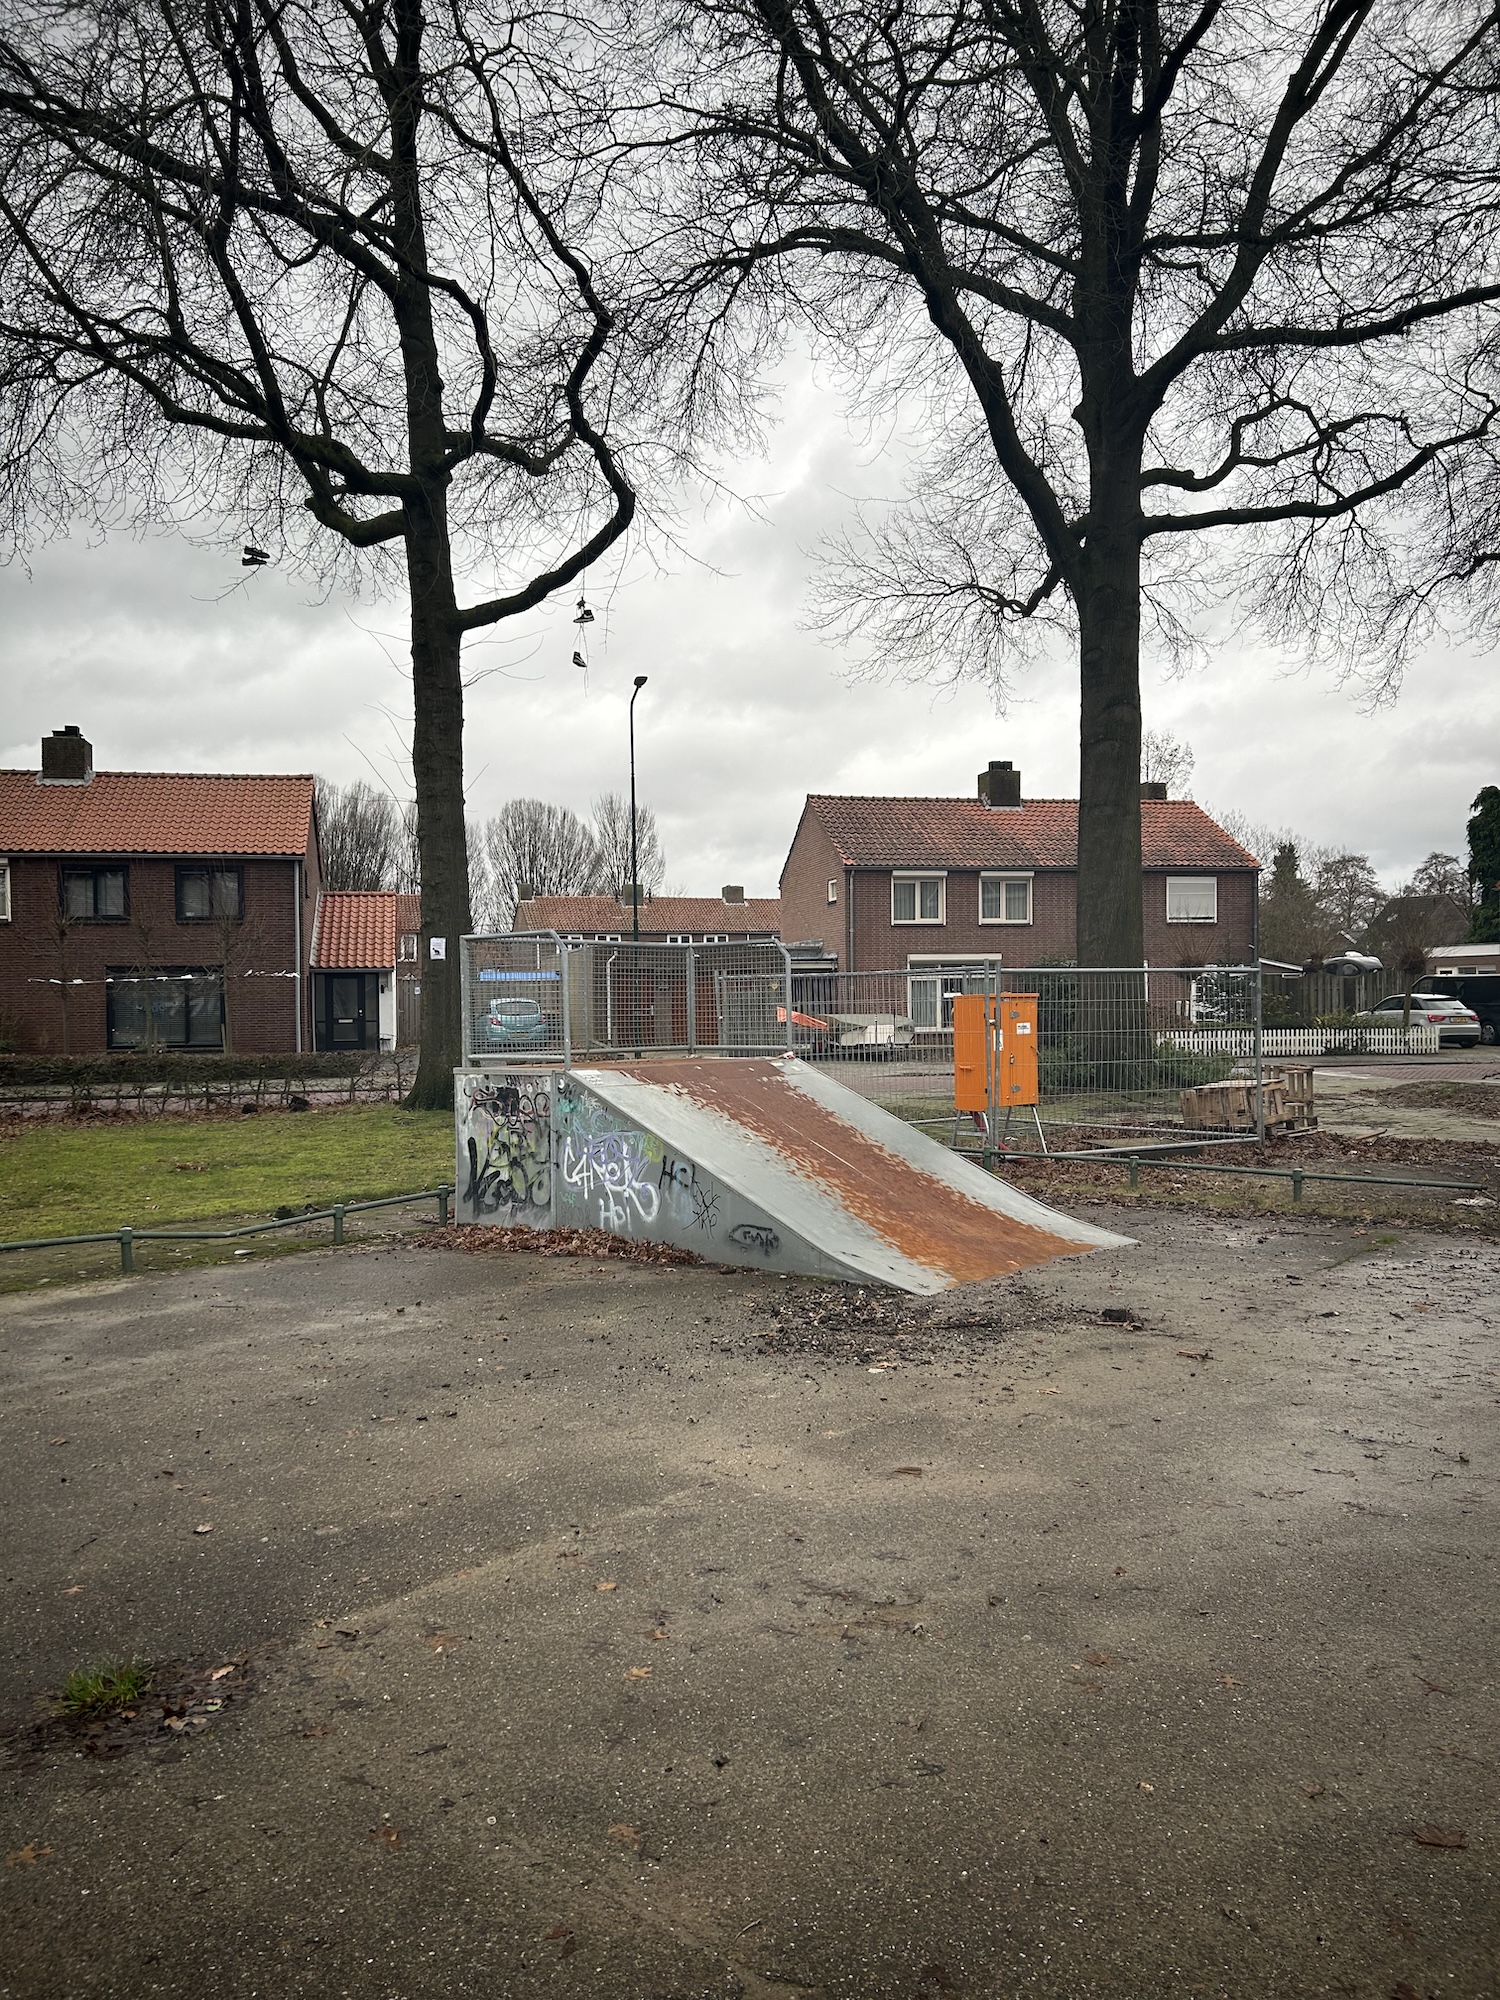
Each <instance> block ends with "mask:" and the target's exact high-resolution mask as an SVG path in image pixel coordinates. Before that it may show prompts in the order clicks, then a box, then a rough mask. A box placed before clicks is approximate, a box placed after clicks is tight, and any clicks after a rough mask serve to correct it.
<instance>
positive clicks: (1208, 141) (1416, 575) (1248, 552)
mask: <svg viewBox="0 0 1500 2000" xmlns="http://www.w3.org/2000/svg"><path fill="white" fill-rule="evenodd" d="M667 19H668V23H669V28H668V32H667V33H666V34H665V35H664V36H663V37H661V38H659V39H658V40H657V41H656V42H654V43H653V44H652V45H651V47H650V51H649V55H650V65H651V68H650V73H649V75H648V76H646V77H645V78H644V79H643V81H642V84H641V86H640V92H639V101H638V103H637V105H636V106H633V107H632V109H631V114H630V116H629V117H628V118H627V117H625V116H622V117H621V120H620V125H621V130H622V138H623V142H626V143H628V142H630V141H632V140H637V139H639V140H643V141H645V142H646V143H654V144H658V145H659V146H660V151H659V155H658V157H660V158H661V159H663V160H664V161H670V160H671V159H672V158H673V157H674V153H673V147H672V146H671V145H670V144H666V143H662V140H663V136H664V135H663V128H664V127H666V128H668V129H667V133H666V136H667V137H670V138H671V139H672V140H675V144H676V156H677V157H680V158H682V159H685V161H686V162H687V166H686V169H685V170H683V171H680V172H679V173H678V174H677V176H676V178H675V179H673V178H672V176H671V173H670V172H669V170H668V169H667V168H666V167H664V168H663V171H662V175H661V187H660V191H659V194H658V197H657V199H656V201H655V202H654V203H653V204H651V205H650V206H649V208H648V210H647V213H648V215H649V220H650V225H651V229H652V232H653V233H652V239H651V240H652V243H653V246H656V245H659V244H660V242H661V241H662V240H663V236H664V231H663V230H662V228H661V226H660V223H659V216H660V214H661V213H662V212H663V211H665V212H666V213H667V214H668V216H669V218H670V226H671V228H673V229H675V232H676V241H677V244H678V246H679V252H680V260H681V268H680V277H679V281H678V284H677V286H676V289H675V292H674V296H673V301H672V305H671V316H670V317H669V318H668V320H667V322H666V325H667V331H666V332H665V333H664V335H663V339H664V340H671V339H674V338H677V337H678V334H679V329H686V330H687V331H688V332H690V333H691V335H692V337H693V339H694V340H695V342H696V344H697V351H698V353H699V355H700V365H699V366H698V368H697V369H696V370H695V372H694V375H693V377H692V389H693V392H694V394H695V395H696V396H697V397H698V398H699V399H711V398H712V397H713V396H714V395H715V394H716V393H718V392H719V391H720V390H721V389H722V388H724V387H726V386H727V387H728V388H729V389H730V390H731V391H732V390H733V389H734V387H735V386H736V385H737V384H738V383H739V382H740V381H742V380H743V378H744V376H745V374H746V372H747V371H749V370H754V369H756V368H757V367H759V366H760V365H762V364H763V363H764V361H765V359H766V357H767V356H768V355H770V354H772V353H774V352H775V351H776V349H777V347H778V345H779V343H780V341H781V340H782V339H783V338H784V337H785V331H784V330H785V329H786V328H787V327H788V326H790V325H792V324H794V323H795V316H796V315H799V314H800V316H801V319H802V323H803V324H804V325H807V326H810V327H811V328H812V329H813V332H814V333H815V335H816V336H818V337H819V338H821V339H823V340H824V341H825V342H827V343H828V344H829V345H830V346H831V347H832V349H833V351H835V352H836V353H839V354H840V355H841V356H842V358H843V359H844V360H845V361H846V362H847V363H848V364H849V368H850V373H851V375H853V376H854V378H855V379H856V381H857V382H858V383H859V385H860V390H861V393H862V394H863V395H864V396H865V398H866V399H867V401H869V402H871V403H879V402H880V401H881V399H882V398H883V399H885V401H886V403H887V405H888V406H889V404H890V403H891V402H893V401H896V402H899V401H900V400H901V399H905V400H906V401H907V402H908V403H912V404H915V405H916V406H917V407H916V410H915V411H914V415H915V416H917V417H918V419H919V425H918V424H914V426H913V427H914V428H917V427H920V430H921V432H922V435H923V436H924V437H925V438H927V439H929V440H931V441H932V455H931V458H930V460H929V465H928V474H929V476H928V477H927V478H926V479H925V482H919V483H918V484H917V487H916V489H915V493H914V496H913V499H912V504H911V505H910V506H908V507H905V508H903V509H900V510H898V511H897V512H896V513H895V514H894V516H891V517H888V518H887V519H886V520H885V521H884V523H883V524H882V522H881V521H880V520H876V521H869V522H867V523H866V524H865V529H864V530H859V531H856V532H855V533H854V534H853V535H851V536H850V537H849V538H848V540H847V542H846V544H845V548H844V560H843V562H842V566H841V567H840V568H838V569H836V571H835V573H834V574H833V576H832V577H831V579H830V580H829V582H828V585H827V594H826V595H825V596H824V598H823V601H822V604H823V611H824V614H825V615H827V616H831V617H832V618H833V619H834V621H835V623H836V624H838V625H840V626H841V627H842V629H844V630H845V631H849V632H852V633H853V634H855V635H859V636H862V637H863V639H864V640H865V641H867V642H868V643H869V645H870V646H871V648H872V649H873V654H874V658H875V661H876V663H877V665H879V664H882V663H883V664H885V665H887V666H890V667H892V668H894V670H895V671H898V672H899V671H907V670H912V671H918V672H934V671H936V672H945V673H947V674H950V675H955V674H958V673H962V672H967V671H988V672H989V673H991V674H992V675H994V676H996V677H997V679H998V677H999V676H1000V675H1001V674H1002V673H1003V670H1004V666H1005V662H1006V659H1007V657H1008V655H1007V650H1006V649H1007V646H1008V643H1009V640H1010V635H1011V634H1012V632H1013V631H1014V628H1015V626H1016V625H1017V623H1018V622H1019V621H1024V620H1028V619H1042V620H1048V619H1050V620H1051V621H1052V622H1054V623H1061V624H1062V625H1063V626H1065V627H1066V628H1067V630H1069V631H1070V632H1071V633H1072V634H1073V636H1074V637H1075V639H1076V643H1077V648H1078V660H1079V682H1080V697H1081V699H1080V797H1081V803H1080V814H1079V834H1078V926H1077V938H1078V952H1079V955H1080V958H1081V960H1082V961H1083V962H1085V963H1089V964H1094V965H1134V964H1137V963H1139V961H1140V958H1141V955H1142V910H1141V898H1140V874H1139V868H1140V812H1139V798H1138V786H1137V778H1138V775H1139V770H1140V750H1141V735H1140V729H1141V725H1140V652H1141V634H1142V617H1143V611H1144V612H1145V613H1146V614H1148V615H1154V617H1155V619H1156V624H1157V629H1158V630H1159V631H1161V632H1164V633H1165V634H1166V635H1167V637H1168V638H1169V639H1170V638H1172V637H1173V636H1174V634H1175V635H1176V636H1179V637H1180V636H1181V635H1182V633H1183V631H1184V629H1185V627H1184V623H1183V621H1184V618H1185V617H1186V618H1189V619H1190V617H1191V614H1192V613H1193V611H1194V609H1195V608H1196V607H1197V606H1198V605H1200V604H1201V603H1203V602H1204V601H1205V598H1206V596H1207V595H1208V594H1209V593H1210V592H1214V591H1219V592H1228V593H1231V594H1233V595H1235V596H1237V598H1238V600H1239V602H1240V604H1241V606H1242V608H1243V611H1244V613H1245V614H1246V615H1253V616H1257V617H1258V618H1259V620H1260V622H1261V624H1262V626H1263V627H1265V628H1266V629H1268V630H1269V631H1270V632H1271V633H1272V634H1274V635H1276V636H1277V637H1279V638H1284V639H1298V638H1307V637H1309V636H1310V635H1316V634H1318V633H1322V634H1323V635H1325V636H1326V637H1328V638H1330V639H1332V640H1334V641H1340V640H1341V641H1344V642H1346V643H1347V644H1348V646H1349V648H1350V656H1351V657H1354V658H1357V659H1360V660H1362V661H1364V662H1367V663H1368V662H1369V661H1372V660H1373V661H1376V662H1378V663H1381V664H1383V666H1384V667H1385V668H1387V669H1389V668H1390V667H1391V666H1392V663H1393V662H1394V661H1396V660H1397V659H1399V657H1400V655H1401V652H1402V648H1403V646H1404V645H1405V644H1406V643H1407V642H1408V641H1409V640H1410V638H1411V636H1412V633H1413V630H1414V629H1415V626H1414V621H1415V625H1419V624H1420V620H1421V616H1422V613H1423V610H1424V609H1425V610H1427V611H1429V612H1430V611H1431V609H1432V607H1433V604H1434V603H1435V602H1436V600H1434V599H1431V598H1423V597H1422V595H1421V592H1420V588H1419V586H1420V585H1421V582H1422V569H1423V566H1422V562H1421V551H1420V548H1418V549H1417V551H1416V553H1415V555H1413V552H1412V546H1411V543H1410V541H1409V540H1403V535H1404V534H1405V533H1406V531H1407V528H1408V525H1409V523H1410V521H1411V520H1412V518H1413V517H1415V516H1418V515H1420V513H1421V511H1422V509H1423V508H1424V507H1430V508H1433V509H1436V510H1438V511H1439V512H1441V511H1442V510H1443V509H1444V508H1457V509H1461V508H1462V505H1463V500H1464V494H1463V489H1462V485H1461V472H1462V467H1463V465H1464V464H1465V462H1466V455H1467V454H1469V453H1470V452H1471V450H1473V449H1474V448H1476V447H1477V448H1482V447H1484V445H1485V444H1486V442H1487V441H1488V440H1489V439H1490V438H1491V435H1492V433H1493V431H1494V429H1495V425H1496V414H1497V403H1496V393H1495V383H1494V370H1493V367H1492V365H1491V359H1490V351H1489V347H1488V346H1487V343H1488V342H1489V341H1490V340H1491V338H1492V331H1491V330H1492V326H1493V321H1492V319H1491V318H1490V317H1489V314H1490V309H1491V308H1492V306H1493V304H1494V302H1495V300H1496V298H1497V296H1500V270H1497V251H1496V245H1497V240H1500V235H1497V231H1496V228H1495V221H1494V205H1495V188H1496V185H1497V163H1500V155H1497V132H1500V124H1497V121H1496V119H1495V117H1494V88H1495V68H1496V58H1497V52H1500V25H1497V17H1496V13H1495V10H1494V8H1493V6H1492V5H1491V4H1490V0H1116V4H1109V5H1106V4H1104V0H986V4H984V5H980V6H973V5H971V4H969V0H931V4H925V5H917V4H915V0H891V4H889V5H886V6H882V7H881V8H879V9H878V10H875V9H871V8H870V7H869V6H868V5H866V4H865V0H714V4H712V5H710V4H708V0H676V4H675V6H672V7H671V8H670V9H669V11H668V15H667ZM1442 587H1443V588H1450V587H1451V589H1452V591H1453V592H1454V593H1455V594H1457V595H1459V596H1461V595H1462V592H1463V589H1464V579H1463V577H1462V576H1461V575H1458V574H1457V573H1456V571H1455V573H1454V574H1453V575H1452V576H1450V577H1449V578H1448V579H1447V581H1446V582H1445V583H1444V584H1443V585H1442ZM1433 588H1435V589H1436V588H1438V585H1436V584H1434V585H1433Z"/></svg>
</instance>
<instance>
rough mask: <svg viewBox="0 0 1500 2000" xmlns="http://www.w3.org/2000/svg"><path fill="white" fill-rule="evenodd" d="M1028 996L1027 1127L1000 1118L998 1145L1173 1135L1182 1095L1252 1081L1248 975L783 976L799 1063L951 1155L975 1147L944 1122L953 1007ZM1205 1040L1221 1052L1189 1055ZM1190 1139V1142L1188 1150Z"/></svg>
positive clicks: (1071, 970)
mask: <svg viewBox="0 0 1500 2000" xmlns="http://www.w3.org/2000/svg"><path fill="white" fill-rule="evenodd" d="M965 993H990V994H994V995H996V996H997V998H998V997H999V996H1002V995H1004V994H1007V993H1010V994H1022V993H1028V994H1035V996H1036V1000H1037V1069H1038V1082H1039V1097H1040V1102H1039V1105H1038V1107H1037V1112H1038V1116H1037V1117H1036V1118H1033V1117H1032V1116H1031V1113H1030V1111H1029V1110H1028V1111H1027V1112H1026V1114H1025V1115H1024V1116H1015V1115H1012V1116H1011V1117H1010V1118H1009V1120H1008V1121H1007V1123H1008V1130H1007V1132H1006V1134H1005V1137H1006V1139H1007V1143H1014V1144H1015V1145H1016V1146H1019V1147H1025V1146H1028V1145H1032V1146H1035V1145H1038V1144H1039V1143H1042V1133H1041V1128H1047V1129H1048V1130H1049V1131H1050V1130H1052V1129H1053V1128H1061V1129H1059V1130H1058V1132H1057V1137H1056V1140H1055V1141H1053V1142H1052V1143H1062V1144H1069V1145H1071V1144H1076V1143H1087V1142H1089V1141H1090V1140H1091V1137H1093V1136H1097V1138H1098V1139H1099V1140H1100V1141H1101V1142H1108V1140H1110V1139H1111V1138H1117V1137H1120V1136H1122V1135H1123V1136H1126V1137H1149V1136H1151V1135H1153V1134H1156V1135H1159V1136H1161V1137H1163V1138H1165V1137H1167V1136H1168V1135H1169V1134H1171V1133H1172V1132H1173V1131H1180V1130H1181V1120H1182V1109H1181V1092H1182V1091H1183V1090H1184V1089H1188V1088H1191V1087H1193V1086H1196V1085H1198V1084H1202V1083H1211V1082H1219V1081H1222V1080H1224V1079H1226V1078H1228V1077H1229V1076H1230V1075H1231V1074H1233V1073H1236V1072H1238V1073H1239V1074H1242V1075H1249V1076H1251V1077H1256V1076H1258V1068H1257V1053H1256V1051H1257V1046H1258V1003H1259V980H1258V973H1257V970H1256V968H1255V967H1253V966H1230V967H1215V966H1203V967H1194V968H1190V969H1183V970H1177V969H1168V968H1158V967H1155V966H1151V967H1144V966H1142V967H1139V968H1132V969H1129V970H1124V971H1118V970H1110V969H1094V968H1087V967H1085V968H1081V969H1080V968H1078V967H1073V966H1066V967H1063V966H1036V967H1018V966H987V967H980V966H973V965H969V966H964V965H954V966H952V967H943V966H941V965H928V964H919V965H915V966H909V967H908V968H907V969H906V970H905V971H904V972H861V973H834V972H827V971H823V970H819V971H817V972H813V973H809V974H799V973H796V972H794V973H793V995H794V1007H795V1009H796V1012H795V1015H794V1021H795V1023H796V1029H795V1041H796V1046H797V1048H798V1052H799V1053H800V1054H802V1055H803V1056H805V1057H806V1058H807V1059H808V1060H810V1061H813V1062H816V1063H817V1064H818V1065H819V1067H820V1068H824V1069H826V1070H827V1071H828V1073H829V1074H831V1075H834V1076H836V1077H837V1078H838V1080H839V1081H840V1082H842V1083H845V1084H847V1085H848V1086H849V1087H850V1088H851V1089H854V1090H858V1091H860V1092H861V1093H862V1094H863V1095H864V1096H867V1097H870V1098H873V1099H875V1100H876V1101H878V1102H879V1103H881V1104H882V1105H883V1106H884V1107H885V1108H886V1109H887V1110H889V1111H892V1112H894V1113H896V1114H897V1116H899V1117H902V1118H905V1119H907V1120H909V1121H911V1122H913V1123H916V1124H921V1125H925V1126H927V1127H929V1128H930V1129H931V1130H933V1131H934V1132H939V1133H940V1132H943V1131H946V1132H947V1133H949V1134H950V1135H952V1137H953V1139H954V1141H955V1143H958V1142H963V1141H965V1139H966V1138H967V1142H968V1143H982V1141H980V1140H979V1139H978V1136H977V1135H976V1132H975V1130H974V1127H973V1124H972V1122H971V1121H970V1120H969V1119H967V1118H966V1119H963V1120H960V1119H959V1118H958V1117H957V1115H956V1113H955V1110H954V1070H953V1002H954V1000H955V999H956V998H958V997H959V995H961V994H965ZM1197 1036H1204V1037H1210V1038H1213V1039H1214V1040H1215V1041H1217V1039H1218V1038H1220V1037H1225V1038H1229V1039H1230V1040H1232V1042H1233V1046H1232V1047H1228V1046H1224V1047H1219V1046H1213V1047H1208V1046H1205V1047H1203V1048H1201V1049H1199V1048H1196V1047H1194V1046H1191V1043H1192V1042H1193V1040H1194V1038H1195V1037H1197ZM1200 1136H1201V1135H1198V1134H1195V1138H1197V1137H1200Z"/></svg>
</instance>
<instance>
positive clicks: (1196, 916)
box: [1167, 875, 1219, 924]
mask: <svg viewBox="0 0 1500 2000" xmlns="http://www.w3.org/2000/svg"><path fill="white" fill-rule="evenodd" d="M1218 921H1219V881H1218V877H1217V876H1216V875H1169V876H1168V877H1167V922H1168V923H1169V924H1216V923H1217V922H1218Z"/></svg>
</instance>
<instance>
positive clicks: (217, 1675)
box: [208, 1660, 234, 1681]
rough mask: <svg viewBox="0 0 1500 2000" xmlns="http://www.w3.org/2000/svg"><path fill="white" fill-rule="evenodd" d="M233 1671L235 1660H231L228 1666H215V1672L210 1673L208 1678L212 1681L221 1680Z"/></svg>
mask: <svg viewBox="0 0 1500 2000" xmlns="http://www.w3.org/2000/svg"><path fill="white" fill-rule="evenodd" d="M233 1672H234V1661H233V1660H231V1661H230V1662H229V1665H228V1666H227V1667H215V1668H214V1670H213V1672H212V1673H211V1674H210V1675H209V1677H208V1678H209V1679H210V1680H211V1681H221V1680H223V1678H224V1676H225V1675H226V1674H232V1673H233Z"/></svg>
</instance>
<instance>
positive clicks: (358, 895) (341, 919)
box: [311, 889, 421, 972]
mask: <svg viewBox="0 0 1500 2000" xmlns="http://www.w3.org/2000/svg"><path fill="white" fill-rule="evenodd" d="M403 903H406V904H416V905H417V908H418V914H417V921H416V922H415V923H413V924H410V925H403V924H402V922H401V917H402V911H401V909H400V905H401V904H403ZM420 908H421V904H420V899H419V898H418V897H416V896H398V895H397V894H396V892H395V890H394V889H326V890H324V892H323V894H322V895H321V896H319V898H318V914H317V917H316V918H315V920H314V923H313V948H312V961H311V962H312V964H313V965H314V967H315V968H316V969H317V970H318V971H319V972H379V971H382V970H389V969H390V968H391V967H393V966H394V965H395V963H396V934H397V932H398V931H399V930H401V929H411V930H417V929H419V928H420V926H421V916H420ZM407 914H410V912H409V911H408V912H407Z"/></svg>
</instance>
